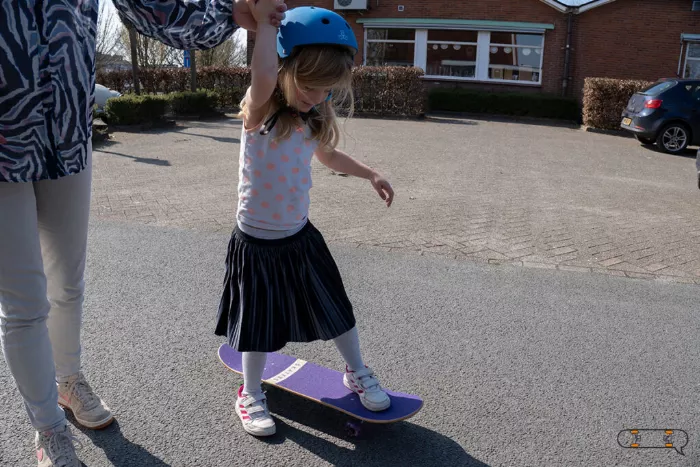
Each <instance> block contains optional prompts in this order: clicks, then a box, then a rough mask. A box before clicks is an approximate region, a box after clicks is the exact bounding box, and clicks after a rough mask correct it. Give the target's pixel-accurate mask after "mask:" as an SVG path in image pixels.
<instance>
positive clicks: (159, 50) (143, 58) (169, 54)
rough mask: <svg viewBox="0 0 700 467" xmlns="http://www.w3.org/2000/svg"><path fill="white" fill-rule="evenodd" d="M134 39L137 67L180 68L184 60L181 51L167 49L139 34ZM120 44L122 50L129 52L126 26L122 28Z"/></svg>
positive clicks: (129, 44)
mask: <svg viewBox="0 0 700 467" xmlns="http://www.w3.org/2000/svg"><path fill="white" fill-rule="evenodd" d="M135 37H136V57H137V60H138V63H139V66H142V67H144V66H146V67H147V66H154V67H161V66H182V64H183V60H184V57H183V52H182V50H178V49H175V48H173V47H169V46H167V45H165V44H163V43H162V42H160V41H158V40H156V39H151V38H150V37H146V36H144V35H141V34H136V35H135ZM120 42H121V47H122V49H123V50H131V39H130V37H129V30H128V29H127V28H126V26H122V31H121V34H120Z"/></svg>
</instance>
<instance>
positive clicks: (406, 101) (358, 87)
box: [97, 66, 425, 116]
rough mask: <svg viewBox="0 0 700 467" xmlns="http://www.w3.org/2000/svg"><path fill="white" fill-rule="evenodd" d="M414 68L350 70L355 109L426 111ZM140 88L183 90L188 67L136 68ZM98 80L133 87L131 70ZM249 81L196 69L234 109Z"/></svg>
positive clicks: (246, 76) (202, 83) (244, 73)
mask: <svg viewBox="0 0 700 467" xmlns="http://www.w3.org/2000/svg"><path fill="white" fill-rule="evenodd" d="M422 75H423V71H422V70H421V69H420V68H415V67H398V66H387V67H370V66H360V67H355V68H354V69H353V90H354V93H355V112H356V113H358V114H364V115H399V116H419V115H422V114H423V113H424V112H425V91H424V88H423V81H422V79H421V76H422ZM139 77H140V79H139V81H140V83H141V91H142V92H144V93H146V94H155V93H159V92H160V93H172V92H182V91H186V90H187V89H188V87H189V79H190V70H189V69H188V68H148V67H143V68H141V69H140V70H139ZM97 82H98V83H100V84H102V85H104V86H107V87H108V88H110V89H114V90H115V91H119V92H121V93H122V94H126V93H127V92H131V91H132V90H133V88H134V87H133V79H132V74H131V70H118V71H108V72H100V73H98V74H97ZM249 84H250V69H249V68H242V67H205V68H201V69H198V70H197V86H198V87H199V88H201V89H207V90H209V91H215V92H216V93H217V94H218V96H219V105H220V106H221V107H224V108H229V109H231V108H237V107H238V104H239V103H240V102H241V100H242V99H243V96H244V95H245V92H246V89H247V88H248V86H249Z"/></svg>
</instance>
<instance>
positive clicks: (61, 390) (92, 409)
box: [58, 372, 114, 430]
mask: <svg viewBox="0 0 700 467" xmlns="http://www.w3.org/2000/svg"><path fill="white" fill-rule="evenodd" d="M58 403H59V405H60V406H61V407H63V408H64V409H68V410H70V411H71V412H73V416H74V417H75V420H76V421H77V422H78V423H80V424H81V425H82V426H83V427H85V428H92V429H93V430H100V429H102V428H106V427H107V426H109V425H110V424H111V423H112V422H113V421H114V417H113V416H112V413H111V412H110V410H109V407H107V405H105V403H104V402H102V399H100V398H99V397H97V395H96V394H95V392H94V391H93V390H92V388H91V387H90V385H89V384H88V382H87V381H86V380H85V376H83V373H82V372H80V373H78V374H75V375H73V376H71V377H70V379H69V380H68V381H67V382H65V383H60V384H59V385H58Z"/></svg>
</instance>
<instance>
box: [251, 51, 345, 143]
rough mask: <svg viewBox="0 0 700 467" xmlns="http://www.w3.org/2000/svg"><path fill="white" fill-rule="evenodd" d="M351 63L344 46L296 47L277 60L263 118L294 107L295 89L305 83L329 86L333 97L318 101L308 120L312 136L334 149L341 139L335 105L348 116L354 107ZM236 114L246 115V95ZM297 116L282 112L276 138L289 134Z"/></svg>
mask: <svg viewBox="0 0 700 467" xmlns="http://www.w3.org/2000/svg"><path fill="white" fill-rule="evenodd" d="M352 65H353V58H352V56H351V55H350V53H349V51H348V49H346V48H344V47H340V46H333V45H308V46H304V47H300V48H299V49H297V50H295V51H294V52H293V53H292V54H291V55H290V56H289V57H287V58H285V59H283V60H281V62H280V68H279V74H278V80H277V82H278V86H277V88H276V89H275V92H274V93H273V94H272V96H270V99H269V100H268V102H267V104H266V107H267V108H266V111H265V117H264V118H263V122H265V121H266V120H267V119H268V118H270V117H271V116H272V115H273V114H274V113H275V112H277V111H278V110H279V109H280V108H282V107H285V106H287V105H289V106H291V107H296V105H295V104H296V103H295V102H294V100H295V98H296V90H297V89H302V88H303V87H305V86H308V87H311V88H325V89H331V90H332V93H333V95H332V98H331V99H328V100H326V101H324V102H322V103H321V104H319V105H317V106H316V107H315V111H314V110H312V111H311V112H310V116H309V119H308V120H307V123H308V125H309V128H310V129H311V135H312V137H313V139H315V140H318V142H319V146H320V147H321V148H323V149H326V150H333V149H335V147H336V146H337V145H338V141H339V139H340V128H339V126H338V121H337V114H336V107H338V108H339V109H343V110H344V111H347V117H350V116H351V115H352V112H353V110H354V99H353V93H352ZM238 117H239V118H246V119H247V118H248V117H249V109H247V105H246V100H245V99H243V101H242V102H241V111H240V112H239V114H238ZM297 118H298V117H295V116H294V115H291V114H290V113H288V112H282V113H281V114H280V115H279V118H278V120H277V123H276V124H275V127H276V128H277V136H276V138H275V139H278V140H279V139H286V138H289V137H290V136H291V134H292V132H293V131H294V129H295V128H296V126H297Z"/></svg>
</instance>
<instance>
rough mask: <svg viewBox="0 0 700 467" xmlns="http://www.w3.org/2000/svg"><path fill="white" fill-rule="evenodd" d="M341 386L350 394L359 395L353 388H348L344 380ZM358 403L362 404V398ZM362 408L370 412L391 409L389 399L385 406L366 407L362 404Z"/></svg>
mask: <svg viewBox="0 0 700 467" xmlns="http://www.w3.org/2000/svg"><path fill="white" fill-rule="evenodd" d="M343 386H345V387H346V388H348V389H349V390H351V391H352V392H354V393H355V394H357V395H358V396H359V394H358V393H357V392H356V391H355V390H354V389H353V388H351V387H350V385H349V384H348V381H347V380H346V379H345V378H343ZM360 402H362V396H360ZM362 406H363V407H364V408H365V409H367V410H371V411H372V412H382V411H384V410H386V409H388V408H389V407H391V399H389V400H388V401H387V404H386V405H385V406H378V407H377V406H375V407H367V406H366V405H365V404H364V403H363V404H362Z"/></svg>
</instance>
